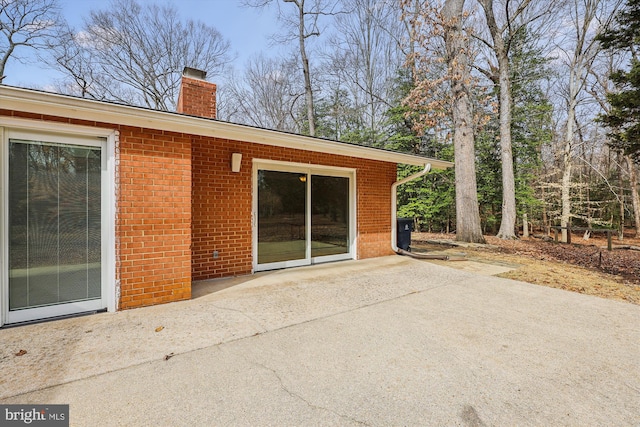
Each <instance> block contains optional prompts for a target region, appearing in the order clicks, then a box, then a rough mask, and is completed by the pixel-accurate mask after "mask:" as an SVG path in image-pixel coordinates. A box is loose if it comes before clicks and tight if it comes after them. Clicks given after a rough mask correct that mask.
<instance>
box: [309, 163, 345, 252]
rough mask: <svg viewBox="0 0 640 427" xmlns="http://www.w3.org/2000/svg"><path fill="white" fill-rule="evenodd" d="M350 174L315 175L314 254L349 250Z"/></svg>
mask: <svg viewBox="0 0 640 427" xmlns="http://www.w3.org/2000/svg"><path fill="white" fill-rule="evenodd" d="M349 240H350V239H349V178H348V177H342V176H323V175H311V257H312V258H318V257H325V256H332V255H339V254H346V253H348V252H349Z"/></svg>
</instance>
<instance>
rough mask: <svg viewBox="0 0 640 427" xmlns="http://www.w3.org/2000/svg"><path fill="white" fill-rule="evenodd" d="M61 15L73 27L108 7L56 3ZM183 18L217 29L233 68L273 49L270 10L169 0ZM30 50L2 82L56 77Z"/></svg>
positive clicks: (221, 0)
mask: <svg viewBox="0 0 640 427" xmlns="http://www.w3.org/2000/svg"><path fill="white" fill-rule="evenodd" d="M139 1H140V3H142V4H145V3H158V4H165V3H166V1H161V0H139ZM59 2H60V5H61V6H62V15H63V16H64V18H65V19H66V20H67V21H68V22H69V23H70V24H71V25H72V26H74V27H75V28H77V29H79V28H80V27H81V26H82V23H83V18H84V17H87V16H88V15H89V11H90V10H93V9H102V8H104V7H106V6H107V5H108V2H107V1H106V0H59ZM168 2H169V3H171V4H173V5H174V6H175V7H176V8H177V9H178V11H179V13H180V16H181V17H182V18H183V19H184V20H187V19H193V20H200V21H203V22H204V23H205V24H207V25H210V26H212V27H214V28H216V29H217V30H218V31H220V33H221V34H222V35H223V37H224V38H225V39H227V40H229V43H230V44H231V53H232V54H234V56H236V57H237V58H236V60H235V61H234V63H233V65H234V66H235V67H236V68H242V66H243V65H244V63H245V62H246V61H247V59H248V58H250V57H251V56H253V55H255V54H258V53H260V52H264V51H267V50H269V49H273V47H271V46H270V40H269V36H270V35H271V34H274V33H275V32H277V30H278V27H277V22H276V17H275V11H274V10H273V9H263V10H259V9H254V8H248V7H242V6H240V2H239V1H238V0H168ZM30 53H31V51H30V50H28V49H27V48H23V49H21V50H20V51H19V50H16V54H18V55H20V56H26V57H28V58H31V63H27V64H21V63H20V62H18V61H16V60H15V59H9V63H8V64H7V67H6V69H5V75H6V78H5V79H4V81H3V83H4V84H7V85H10V86H20V87H37V88H41V89H47V86H48V85H50V84H51V83H53V81H54V80H55V79H56V78H59V77H60V75H58V74H57V73H56V72H55V71H54V70H49V69H48V68H47V66H46V65H43V64H38V63H37V62H36V59H35V56H34V55H30Z"/></svg>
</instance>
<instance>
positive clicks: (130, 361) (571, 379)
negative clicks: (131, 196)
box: [0, 256, 640, 426]
mask: <svg viewBox="0 0 640 427" xmlns="http://www.w3.org/2000/svg"><path fill="white" fill-rule="evenodd" d="M639 319H640V307H639V306H635V305H632V304H626V303H621V302H616V301H610V300H605V299H599V298H595V297H590V296H585V295H581V294H575V293H570V292H566V291H561V290H557V289H552V288H547V287H540V286H535V285H530V284H526V283H521V282H515V281H510V280H507V279H500V278H496V277H491V276H486V275H479V274H476V273H470V272H466V271H462V270H456V269H452V268H449V267H447V266H441V265H435V264H432V263H428V262H424V261H418V260H414V259H409V258H404V257H398V256H392V257H384V258H377V259H370V260H364V261H348V262H341V263H335V264H325V265H318V266H312V267H304V268H298V269H291V270H283V271H276V272H269V273H262V274H259V275H255V276H247V277H241V278H236V279H229V280H224V281H213V282H203V283H199V284H196V285H195V286H194V298H193V299H192V300H190V301H184V302H178V303H172V304H167V305H162V306H154V307H149V308H142V309H136V310H128V311H123V312H118V313H102V314H97V315H92V316H86V317H79V318H73V319H66V320H59V321H54V322H48V323H41V324H35V325H29V326H23V327H17V328H9V329H3V330H0V342H2V346H1V347H0V372H1V373H2V375H1V376H0V403H3V404H8V403H34V404H54V403H64V404H70V417H71V425H79V426H83V425H127V426H133V425H185V426H186V425H189V426H192V425H379V426H383V425H471V426H481V425H576V426H578V425H579V426H585V425H594V426H595V425H639V424H640V369H638V366H639V363H640V362H639V361H640V322H639V321H638V320H639ZM20 350H25V351H26V353H25V354H23V355H21V356H17V355H16V354H20V353H19V352H20Z"/></svg>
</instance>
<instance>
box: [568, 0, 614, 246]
mask: <svg viewBox="0 0 640 427" xmlns="http://www.w3.org/2000/svg"><path fill="white" fill-rule="evenodd" d="M616 4H619V1H618V2H616ZM606 6H608V5H607V4H606V2H605V1H603V0H572V1H571V3H570V4H569V5H568V13H569V17H570V20H571V27H570V33H569V35H568V37H567V38H566V39H565V40H564V45H563V46H560V45H559V46H558V48H559V50H560V51H561V52H562V53H563V56H564V66H565V67H566V72H567V73H568V77H569V78H568V85H567V87H566V98H565V102H566V121H565V127H564V137H563V147H562V151H561V157H562V166H561V168H562V179H561V185H560V188H561V203H562V212H561V217H560V224H561V226H562V227H565V228H564V229H563V230H562V241H563V242H566V241H567V230H566V227H568V226H569V224H570V219H571V187H572V169H573V163H574V159H573V156H574V154H573V151H574V148H575V145H576V141H575V137H576V135H575V124H576V111H577V108H578V105H579V103H580V100H581V98H580V97H581V94H582V92H583V91H584V89H585V85H586V83H587V75H588V70H589V69H590V68H591V66H592V64H593V61H594V60H595V58H596V55H597V54H598V52H599V49H600V46H599V44H598V42H597V41H596V39H595V35H596V34H597V32H598V30H599V29H601V28H602V27H603V26H606V22H604V21H606V20H610V19H611V16H613V14H612V13H611V10H608V8H607V7H606ZM614 6H615V5H614Z"/></svg>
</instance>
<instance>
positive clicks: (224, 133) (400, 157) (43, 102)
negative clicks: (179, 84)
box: [0, 86, 453, 169]
mask: <svg viewBox="0 0 640 427" xmlns="http://www.w3.org/2000/svg"><path fill="white" fill-rule="evenodd" d="M0 108H1V109H6V110H15V111H22V112H27V113H32V114H44V115H50V116H58V117H64V118H73V119H79V120H88V121H95V122H101V123H105V124H119V125H127V126H135V127H141V128H150V129H159V130H164V131H171V132H180V133H187V134H193V135H201V136H208V137H216V138H222V139H229V140H236V141H246V142H252V143H257V144H265V145H271V146H278V147H286V148H297V149H301V150H307V151H314V152H320V153H328V154H338V155H343V156H350V157H358V158H363V159H370V160H379V161H384V162H390V163H402V164H409V165H419V166H423V165H425V164H427V163H431V166H432V167H433V168H435V169H447V168H450V167H452V166H453V163H451V162H446V161H443V160H437V159H432V158H428V157H421V156H415V155H411V154H403V153H397V152H393V151H386V150H379V149H375V148H370V147H363V146H358V145H351V144H346V143H341V142H336V141H329V140H325V139H320V138H312V137H308V136H303V135H296V134H291V133H286V132H279V131H274V130H269V129H261V128H255V127H251V126H245V125H239V124H234V123H228V122H223V121H219V120H211V119H204V118H200V117H193V116H187V115H183V114H177V113H169V112H166V111H156V110H150V109H145V108H140V107H132V106H127V105H121V104H114V103H109V102H102V101H95V100H89V99H83V98H76V97H72V96H66V95H59V94H54V93H48V92H40V91H35V90H31V89H23V88H15V87H9V86H0ZM0 125H1V118H0Z"/></svg>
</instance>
